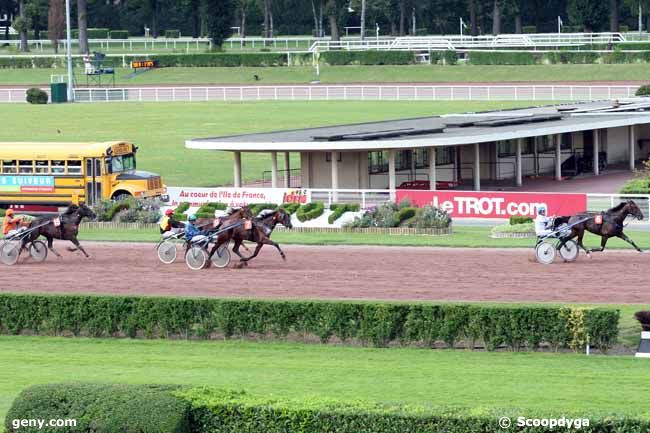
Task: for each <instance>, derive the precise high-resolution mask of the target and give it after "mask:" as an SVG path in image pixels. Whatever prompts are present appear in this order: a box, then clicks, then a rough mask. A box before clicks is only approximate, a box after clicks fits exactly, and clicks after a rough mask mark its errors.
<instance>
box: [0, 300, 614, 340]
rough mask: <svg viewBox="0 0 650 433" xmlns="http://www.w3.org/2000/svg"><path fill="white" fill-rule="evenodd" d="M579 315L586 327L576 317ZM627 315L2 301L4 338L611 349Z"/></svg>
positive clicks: (357, 305) (295, 304)
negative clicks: (263, 338)
mask: <svg viewBox="0 0 650 433" xmlns="http://www.w3.org/2000/svg"><path fill="white" fill-rule="evenodd" d="M577 312H580V314H581V315H582V317H583V320H582V322H580V323H573V324H572V323H570V322H569V318H571V317H573V316H575V315H577V314H578V313H577ZM618 320H619V311H618V310H611V309H581V308H568V307H564V308H563V307H555V306H548V307H547V306H544V307H537V306H532V307H531V306H520V305H513V306H512V307H510V306H509V307H495V306H489V305H482V304H473V305H462V304H461V305H453V304H441V305H434V304H421V303H416V304H407V303H386V302H377V303H372V302H339V301H318V302H316V301H269V300H246V299H215V298H207V299H202V298H156V297H118V296H88V295H62V296H47V295H19V294H9V293H2V294H0V333H2V334H14V335H17V334H21V333H29V334H36V335H66V334H67V335H75V336H78V335H89V336H94V337H118V336H128V337H135V336H139V335H141V336H144V337H146V338H158V337H160V338H175V337H179V336H180V337H184V338H190V337H196V338H210V337H211V336H212V335H213V334H214V333H218V335H219V337H218V338H223V337H224V336H225V337H226V338H230V337H234V336H241V337H246V336H250V335H272V336H274V337H276V338H278V337H280V338H284V337H286V336H287V335H288V334H289V333H292V335H304V336H305V338H307V339H309V338H308V337H307V336H308V335H311V336H317V337H319V338H320V340H321V341H322V342H323V343H325V342H327V341H329V340H330V338H331V337H336V338H337V339H339V340H342V341H347V340H349V339H352V338H354V339H357V340H359V341H361V342H362V343H364V344H372V345H374V346H377V347H385V346H387V345H389V343H392V342H395V343H400V344H407V345H408V344H422V343H424V344H426V345H427V346H431V345H433V343H435V342H443V343H445V344H447V345H448V346H451V347H453V346H454V345H455V344H456V343H458V342H460V341H461V340H464V341H465V342H466V343H467V342H469V343H467V344H469V345H470V347H473V346H474V344H473V342H475V341H483V342H484V344H485V346H486V347H487V348H488V349H490V350H491V349H495V348H497V347H500V346H503V347H507V348H509V349H511V350H521V349H523V348H527V349H528V350H536V349H537V348H538V346H539V345H540V344H541V343H544V342H545V343H548V344H549V345H551V346H552V347H553V348H554V349H558V348H561V347H566V348H568V347H570V343H571V342H572V341H574V340H576V338H577V337H579V336H585V337H587V338H588V339H589V341H590V343H591V344H592V346H593V347H596V348H599V349H601V350H606V349H607V348H608V347H610V346H611V345H612V344H614V343H615V342H616V339H617V335H618Z"/></svg>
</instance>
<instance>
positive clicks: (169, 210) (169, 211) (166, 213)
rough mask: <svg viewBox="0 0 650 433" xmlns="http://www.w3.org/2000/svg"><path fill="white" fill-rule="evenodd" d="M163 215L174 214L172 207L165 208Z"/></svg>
mask: <svg viewBox="0 0 650 433" xmlns="http://www.w3.org/2000/svg"><path fill="white" fill-rule="evenodd" d="M165 215H167V216H168V217H170V216H172V215H174V209H171V208H170V209H167V210H166V211H165Z"/></svg>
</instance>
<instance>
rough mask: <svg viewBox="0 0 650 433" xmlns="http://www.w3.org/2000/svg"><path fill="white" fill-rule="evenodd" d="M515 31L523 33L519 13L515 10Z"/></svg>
mask: <svg viewBox="0 0 650 433" xmlns="http://www.w3.org/2000/svg"><path fill="white" fill-rule="evenodd" d="M515 33H517V34H521V33H523V29H522V25H521V13H520V12H517V15H515Z"/></svg>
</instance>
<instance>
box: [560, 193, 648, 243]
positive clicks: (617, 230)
mask: <svg viewBox="0 0 650 433" xmlns="http://www.w3.org/2000/svg"><path fill="white" fill-rule="evenodd" d="M628 215H632V216H634V217H635V218H636V219H638V220H642V219H643V212H641V209H639V207H638V206H637V204H636V203H634V201H632V200H628V201H626V202H622V203H621V204H619V205H618V206H616V207H613V208H611V209H609V210H608V211H605V212H600V213H593V212H585V213H580V214H577V215H574V216H572V217H570V218H568V221H567V223H568V224H569V225H571V224H574V223H578V222H579V221H581V220H584V219H585V218H588V219H587V220H586V221H583V222H579V223H578V224H576V225H574V226H573V227H572V228H571V234H570V235H569V236H567V237H565V238H564V239H563V241H566V240H568V239H573V238H575V237H577V238H578V246H580V248H582V249H583V250H584V251H585V252H586V253H587V255H590V253H591V252H601V251H604V250H605V245H607V240H608V239H609V238H613V237H617V238H620V239H623V240H624V241H625V242H627V243H628V244H630V245H632V246H633V247H634V248H635V249H636V250H637V251H638V252H640V253H642V252H643V251H642V250H641V248H639V247H638V246H637V245H636V244H635V243H634V241H632V239H630V238H629V237H627V235H626V234H625V233H623V229H624V228H625V225H624V222H625V219H626V218H627V217H628ZM563 218H566V217H563ZM585 230H586V231H588V232H590V233H593V234H595V235H598V236H600V249H591V250H587V248H585V246H584V244H583V243H582V238H583V236H584V235H585Z"/></svg>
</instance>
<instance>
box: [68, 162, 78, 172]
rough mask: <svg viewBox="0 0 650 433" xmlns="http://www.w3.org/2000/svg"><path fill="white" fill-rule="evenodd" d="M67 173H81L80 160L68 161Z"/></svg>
mask: <svg viewBox="0 0 650 433" xmlns="http://www.w3.org/2000/svg"><path fill="white" fill-rule="evenodd" d="M68 174H81V161H68Z"/></svg>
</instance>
